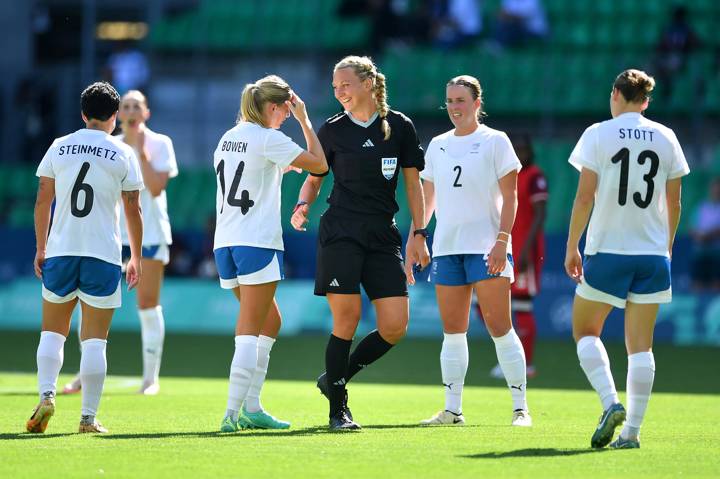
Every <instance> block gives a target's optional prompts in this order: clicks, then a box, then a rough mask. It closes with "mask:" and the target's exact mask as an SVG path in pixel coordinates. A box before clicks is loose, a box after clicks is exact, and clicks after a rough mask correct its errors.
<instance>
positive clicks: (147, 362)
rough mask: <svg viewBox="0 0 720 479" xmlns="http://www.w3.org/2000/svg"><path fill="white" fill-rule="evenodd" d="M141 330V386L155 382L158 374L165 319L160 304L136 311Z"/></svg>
mask: <svg viewBox="0 0 720 479" xmlns="http://www.w3.org/2000/svg"><path fill="white" fill-rule="evenodd" d="M138 314H139V316H140V325H141V331H142V351H143V386H148V385H151V384H157V383H158V378H159V376H160V362H161V360H162V351H163V342H164V340H165V319H164V318H163V310H162V306H159V305H158V306H155V307H154V308H148V309H141V310H139V311H138Z"/></svg>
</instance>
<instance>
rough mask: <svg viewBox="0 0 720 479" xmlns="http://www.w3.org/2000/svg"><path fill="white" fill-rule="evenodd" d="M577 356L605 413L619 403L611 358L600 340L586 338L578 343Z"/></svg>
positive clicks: (590, 337)
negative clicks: (611, 370) (611, 368)
mask: <svg viewBox="0 0 720 479" xmlns="http://www.w3.org/2000/svg"><path fill="white" fill-rule="evenodd" d="M577 355H578V359H579V360H580V367H581V368H582V370H583V371H584V372H585V376H587V378H588V381H590V385H591V386H592V387H593V389H595V391H596V392H597V393H598V396H600V402H601V403H602V407H603V411H604V410H606V409H607V408H609V407H610V406H612V405H613V404H615V403H619V402H620V399H619V398H618V394H617V390H616V389H615V381H614V380H613V377H612V373H611V372H610V358H608V354H607V351H606V350H605V346H604V345H603V343H602V341H600V338H598V337H597V336H584V337H582V338H580V341H578V343H577Z"/></svg>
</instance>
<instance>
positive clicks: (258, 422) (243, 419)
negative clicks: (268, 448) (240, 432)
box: [237, 406, 290, 429]
mask: <svg viewBox="0 0 720 479" xmlns="http://www.w3.org/2000/svg"><path fill="white" fill-rule="evenodd" d="M237 424H238V427H239V428H240V429H289V428H290V423H289V422H287V421H281V420H280V419H278V418H276V417H275V416H272V415H270V414H268V413H267V412H265V411H263V410H262V409H261V410H260V411H258V412H248V411H247V410H246V409H245V406H243V409H242V414H241V415H240V418H239V419H238V422H237Z"/></svg>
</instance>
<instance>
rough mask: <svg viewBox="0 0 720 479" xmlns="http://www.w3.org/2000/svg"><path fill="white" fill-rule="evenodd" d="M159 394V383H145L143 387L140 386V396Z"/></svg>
mask: <svg viewBox="0 0 720 479" xmlns="http://www.w3.org/2000/svg"><path fill="white" fill-rule="evenodd" d="M159 392H160V384H159V383H146V382H143V384H142V386H140V389H139V390H138V394H142V395H144V396H155V395H157V393H159Z"/></svg>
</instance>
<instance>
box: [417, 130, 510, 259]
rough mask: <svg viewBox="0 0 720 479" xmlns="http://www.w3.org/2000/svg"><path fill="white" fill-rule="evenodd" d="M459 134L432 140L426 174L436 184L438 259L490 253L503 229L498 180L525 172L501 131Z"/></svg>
mask: <svg viewBox="0 0 720 479" xmlns="http://www.w3.org/2000/svg"><path fill="white" fill-rule="evenodd" d="M454 133H455V130H450V131H448V132H446V133H443V134H442V135H439V136H436V137H435V138H433V139H432V141H431V142H430V145H428V151H427V155H425V171H423V172H422V173H421V175H420V176H421V177H422V178H423V179H425V180H428V181H431V182H433V184H434V186H435V196H436V201H437V206H436V208H435V217H436V219H437V225H436V227H435V236H434V239H433V256H447V255H455V254H486V253H489V252H490V250H491V249H492V247H493V246H494V245H495V239H496V238H497V234H498V232H499V230H500V210H501V208H502V194H501V193H500V186H499V185H498V180H499V179H500V178H502V177H504V176H505V175H507V174H508V173H510V172H511V171H520V168H521V165H520V160H518V158H517V156H516V155H515V150H513V147H512V144H511V143H510V140H509V139H508V137H507V135H506V134H505V133H503V132H501V131H498V130H494V129H492V128H489V127H487V126H486V125H480V126H479V127H478V129H477V130H476V131H475V132H473V133H471V134H469V135H464V136H455V134H454ZM508 251H512V245H510V244H509V245H508Z"/></svg>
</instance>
